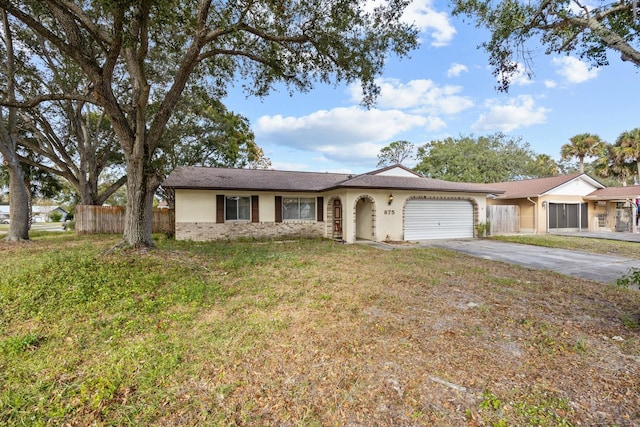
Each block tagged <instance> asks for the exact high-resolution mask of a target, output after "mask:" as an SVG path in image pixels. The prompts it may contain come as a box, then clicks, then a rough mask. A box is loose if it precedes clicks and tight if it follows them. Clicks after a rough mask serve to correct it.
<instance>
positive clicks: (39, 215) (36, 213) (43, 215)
mask: <svg viewBox="0 0 640 427" xmlns="http://www.w3.org/2000/svg"><path fill="white" fill-rule="evenodd" d="M54 212H55V213H59V214H60V217H61V221H64V220H65V219H67V215H69V212H67V211H66V210H65V209H63V208H61V207H60V206H38V205H33V206H31V214H32V218H33V222H50V221H51V214H52V213H54Z"/></svg>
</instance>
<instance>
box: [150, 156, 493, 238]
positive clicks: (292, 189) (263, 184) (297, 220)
mask: <svg viewBox="0 0 640 427" xmlns="http://www.w3.org/2000/svg"><path fill="white" fill-rule="evenodd" d="M162 186H163V187H165V188H168V189H173V190H174V191H175V232H176V239H179V240H195V241H206V240H219V239H236V238H240V237H250V238H282V237H288V236H296V237H298V236H305V237H325V238H332V239H339V240H343V241H346V242H348V243H353V242H355V241H356V240H359V239H363V240H372V241H405V240H407V241H414V240H425V239H442V238H471V237H474V235H475V226H476V225H477V224H478V223H481V222H484V221H485V218H486V200H487V195H488V194H493V195H497V194H501V193H502V191H501V190H497V189H496V188H493V187H490V186H488V185H483V184H468V183H457V182H448V181H442V180H437V179H430V178H424V177H421V176H420V175H418V174H416V173H414V172H413V171H412V170H410V169H408V168H405V167H404V166H401V165H395V166H390V167H387V168H383V169H378V170H375V171H372V172H368V173H364V174H360V175H350V174H337V173H321V172H293V171H276V170H256V169H226V168H206V167H180V168H178V169H176V170H174V171H173V172H172V173H171V174H170V175H169V176H168V177H167V179H166V180H165V181H164V183H163V184H162Z"/></svg>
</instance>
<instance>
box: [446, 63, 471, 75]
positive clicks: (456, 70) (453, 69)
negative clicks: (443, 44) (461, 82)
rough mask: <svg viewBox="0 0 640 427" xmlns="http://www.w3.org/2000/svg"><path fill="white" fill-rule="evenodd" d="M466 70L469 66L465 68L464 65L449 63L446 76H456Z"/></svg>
mask: <svg viewBox="0 0 640 427" xmlns="http://www.w3.org/2000/svg"><path fill="white" fill-rule="evenodd" d="M467 71H469V68H467V66H466V65H462V64H457V63H454V64H451V66H450V67H449V69H448V70H447V77H458V76H459V75H460V74H462V73H463V72H467Z"/></svg>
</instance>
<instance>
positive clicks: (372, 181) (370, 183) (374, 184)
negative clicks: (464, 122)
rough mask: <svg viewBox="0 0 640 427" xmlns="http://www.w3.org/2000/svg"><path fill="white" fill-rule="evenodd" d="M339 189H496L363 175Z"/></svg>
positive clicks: (465, 190) (461, 190)
mask: <svg viewBox="0 0 640 427" xmlns="http://www.w3.org/2000/svg"><path fill="white" fill-rule="evenodd" d="M337 187H339V188H376V189H384V188H388V189H390V190H422V191H453V192H467V193H493V192H494V191H495V189H493V188H491V187H489V186H488V185H484V184H470V183H465V182H450V181H442V180H440V179H432V178H423V177H419V176H416V177H410V176H385V175H382V176H381V175H369V174H363V175H358V176H355V177H353V178H352V179H349V180H346V181H344V182H341V183H340V184H339V185H338V186H337Z"/></svg>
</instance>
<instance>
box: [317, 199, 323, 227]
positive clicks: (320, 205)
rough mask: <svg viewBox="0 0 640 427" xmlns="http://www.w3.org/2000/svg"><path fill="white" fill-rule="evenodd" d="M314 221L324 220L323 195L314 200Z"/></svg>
mask: <svg viewBox="0 0 640 427" xmlns="http://www.w3.org/2000/svg"><path fill="white" fill-rule="evenodd" d="M316 209H317V215H316V221H318V222H323V221H324V197H318V199H317V200H316Z"/></svg>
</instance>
